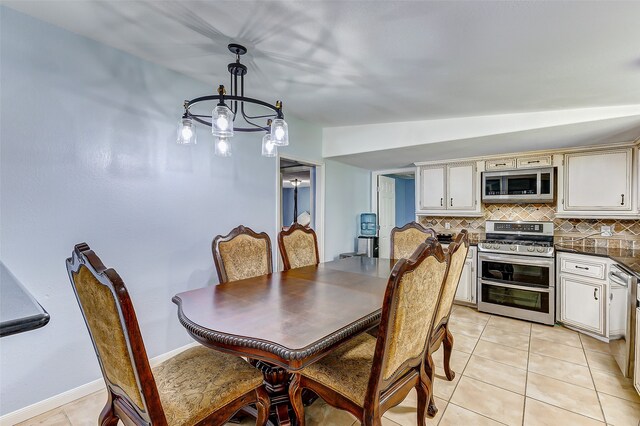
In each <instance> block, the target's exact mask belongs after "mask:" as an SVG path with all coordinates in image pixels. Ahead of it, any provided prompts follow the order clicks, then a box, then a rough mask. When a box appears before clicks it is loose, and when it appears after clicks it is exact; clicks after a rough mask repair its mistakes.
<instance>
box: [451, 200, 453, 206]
mask: <svg viewBox="0 0 640 426" xmlns="http://www.w3.org/2000/svg"><path fill="white" fill-rule="evenodd" d="M451 207H453V198H452V199H451Z"/></svg>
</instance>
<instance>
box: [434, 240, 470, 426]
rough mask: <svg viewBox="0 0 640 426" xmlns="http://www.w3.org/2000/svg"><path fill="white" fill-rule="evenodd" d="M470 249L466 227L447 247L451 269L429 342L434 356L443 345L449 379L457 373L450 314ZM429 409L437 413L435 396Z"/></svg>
mask: <svg viewBox="0 0 640 426" xmlns="http://www.w3.org/2000/svg"><path fill="white" fill-rule="evenodd" d="M468 251H469V234H468V232H467V230H466V229H463V230H462V231H461V232H460V233H459V234H458V235H457V236H456V239H455V241H453V242H452V243H451V244H449V248H448V249H447V255H448V259H449V260H448V262H449V270H448V271H447V276H446V278H445V282H444V287H443V289H442V296H441V297H440V303H439V304H438V309H437V311H436V315H435V317H434V321H433V332H432V333H431V340H430V342H429V349H428V354H429V355H428V356H432V354H433V353H435V352H436V351H437V350H438V349H439V348H440V345H441V344H442V345H443V350H444V353H443V355H444V362H443V364H444V374H445V376H446V377H447V380H453V378H454V377H455V373H454V371H453V370H451V351H452V350H453V334H451V331H450V330H449V316H450V315H451V307H452V306H453V299H454V298H455V295H456V290H457V289H458V282H459V281H460V277H461V276H462V269H463V268H464V262H465V260H466V259H467V253H468ZM443 343H444V344H443ZM431 366H433V363H429V364H428V367H431ZM427 373H428V374H429V378H430V379H431V382H432V383H433V379H434V376H435V368H431V369H429V368H427ZM429 411H430V414H431V415H435V413H436V412H437V408H436V407H435V403H434V401H433V398H432V399H431V400H430V401H429Z"/></svg>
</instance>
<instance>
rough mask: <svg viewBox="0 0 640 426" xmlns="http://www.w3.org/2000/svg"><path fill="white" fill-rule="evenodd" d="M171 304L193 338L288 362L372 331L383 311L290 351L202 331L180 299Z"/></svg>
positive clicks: (259, 341)
mask: <svg viewBox="0 0 640 426" xmlns="http://www.w3.org/2000/svg"><path fill="white" fill-rule="evenodd" d="M171 300H172V301H173V303H175V304H176V305H178V320H179V321H180V324H182V326H183V327H184V328H186V329H187V331H188V332H189V333H191V334H193V335H194V336H197V337H199V338H201V339H203V340H205V341H208V342H212V343H219V344H223V345H228V346H235V347H245V348H250V349H257V350H260V351H263V352H269V353H272V354H275V355H277V356H278V357H280V358H282V359H283V360H287V361H292V360H302V359H305V358H308V357H310V356H312V355H315V354H317V353H319V352H321V351H323V350H324V349H327V348H329V347H331V346H333V345H335V344H336V343H339V342H341V341H343V340H344V339H346V338H347V337H349V336H352V335H355V334H357V333H358V332H361V331H365V330H367V329H369V328H370V326H371V325H373V324H375V323H376V322H378V321H379V320H380V316H381V314H382V312H381V310H378V311H376V312H374V313H372V314H369V315H367V316H365V317H362V318H360V319H359V320H357V321H354V322H352V323H351V324H349V325H347V326H346V327H343V328H341V329H340V330H338V331H336V332H334V333H332V334H330V335H329V336H327V337H325V338H323V339H322V340H320V341H318V342H316V343H313V344H311V345H309V346H306V347H304V348H302V349H290V348H287V347H285V346H282V345H279V344H277V343H273V342H268V341H265V340H261V339H257V338H253V337H246V336H238V335H235V334H229V333H222V332H219V331H215V330H211V329H208V328H205V327H202V326H200V325H198V324H196V323H194V322H193V321H191V320H190V319H189V318H187V317H186V316H185V314H184V312H183V311H182V300H181V299H180V298H179V297H178V296H174V297H173V298H172V299H171Z"/></svg>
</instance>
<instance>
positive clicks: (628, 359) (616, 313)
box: [609, 265, 638, 377]
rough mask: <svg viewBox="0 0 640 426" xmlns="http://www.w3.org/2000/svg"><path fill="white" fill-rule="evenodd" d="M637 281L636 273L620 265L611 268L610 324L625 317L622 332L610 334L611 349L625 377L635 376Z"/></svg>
mask: <svg viewBox="0 0 640 426" xmlns="http://www.w3.org/2000/svg"><path fill="white" fill-rule="evenodd" d="M637 283H638V278H637V277H636V276H635V275H634V274H631V273H629V272H627V271H626V270H624V269H622V268H621V267H620V266H618V265H612V266H611V268H610V270H609V284H610V292H609V300H610V309H609V324H610V326H612V325H613V324H614V323H615V322H616V320H615V319H614V318H621V317H622V318H624V319H623V322H622V324H620V327H618V328H619V330H620V332H619V333H617V334H616V335H614V336H609V338H610V340H609V350H610V351H611V354H612V355H613V357H614V358H615V360H616V362H617V363H618V366H619V367H620V370H621V371H622V374H624V376H625V377H632V376H633V362H634V359H633V358H634V353H635V329H636V297H637ZM614 306H615V309H614ZM620 311H622V312H620ZM620 314H624V315H622V316H621V315H620Z"/></svg>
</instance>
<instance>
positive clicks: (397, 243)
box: [391, 222, 436, 259]
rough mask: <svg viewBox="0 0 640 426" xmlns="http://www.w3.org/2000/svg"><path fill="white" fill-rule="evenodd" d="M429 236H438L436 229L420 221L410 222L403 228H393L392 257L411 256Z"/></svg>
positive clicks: (404, 257)
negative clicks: (427, 226)
mask: <svg viewBox="0 0 640 426" xmlns="http://www.w3.org/2000/svg"><path fill="white" fill-rule="evenodd" d="M429 237H432V238H436V231H434V230H433V229H431V228H425V227H424V226H422V225H421V224H419V223H418V222H409V223H407V224H406V225H404V226H403V227H401V228H398V227H395V228H393V229H392V230H391V258H392V259H406V258H409V257H410V256H411V255H412V254H413V252H415V251H416V249H417V248H418V246H419V245H420V244H422V243H424V242H425V241H426V240H427V238H429Z"/></svg>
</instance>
